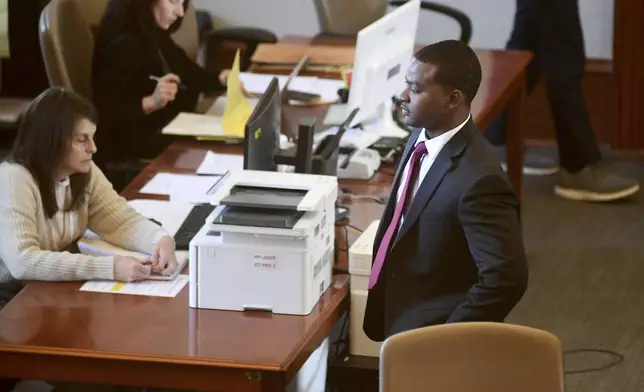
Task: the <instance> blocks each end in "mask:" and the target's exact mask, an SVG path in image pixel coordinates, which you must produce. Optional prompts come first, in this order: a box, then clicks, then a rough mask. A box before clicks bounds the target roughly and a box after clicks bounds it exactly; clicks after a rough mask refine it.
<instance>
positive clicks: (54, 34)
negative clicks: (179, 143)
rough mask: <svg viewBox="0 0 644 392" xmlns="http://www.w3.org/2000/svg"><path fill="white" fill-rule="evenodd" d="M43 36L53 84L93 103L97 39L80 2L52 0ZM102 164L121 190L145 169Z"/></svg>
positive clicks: (141, 165) (43, 19) (43, 18)
mask: <svg viewBox="0 0 644 392" xmlns="http://www.w3.org/2000/svg"><path fill="white" fill-rule="evenodd" d="M39 35H40V47H41V51H42V56H43V60H44V63H45V70H46V71H47V78H48V79H49V84H50V85H51V86H60V87H63V88H66V89H70V90H72V91H74V92H76V93H78V94H80V95H82V96H83V97H85V98H86V99H88V100H90V101H91V100H92V57H93V53H94V36H93V34H92V31H91V29H90V25H89V23H88V20H87V19H86V17H85V13H84V9H83V7H82V4H81V2H80V0H52V1H51V2H50V3H49V4H48V5H47V6H46V7H45V8H44V9H43V11H42V14H41V15H40V26H39ZM99 147H100V146H99ZM101 163H102V164H101V169H102V170H103V171H104V172H105V174H106V176H107V177H108V178H109V179H110V181H112V183H113V184H114V187H115V188H116V189H117V190H118V189H120V188H122V187H124V186H125V185H126V184H127V183H129V182H130V181H131V180H132V179H134V177H136V175H137V174H138V173H139V172H140V171H141V170H142V169H143V168H144V167H145V163H144V162H140V161H135V162H116V161H111V160H109V159H104V160H103V161H102V162H101Z"/></svg>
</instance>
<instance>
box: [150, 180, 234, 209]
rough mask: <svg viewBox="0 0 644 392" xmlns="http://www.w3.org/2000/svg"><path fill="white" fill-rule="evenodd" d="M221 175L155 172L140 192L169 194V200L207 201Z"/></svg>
mask: <svg viewBox="0 0 644 392" xmlns="http://www.w3.org/2000/svg"><path fill="white" fill-rule="evenodd" d="M221 179H222V176H219V175H214V176H199V175H195V174H174V173H157V174H156V175H155V176H154V177H152V179H151V180H150V181H148V183H147V184H145V186H144V187H143V188H141V190H140V192H141V193H149V194H155V195H169V196H170V201H178V202H186V203H208V202H209V201H210V195H212V193H213V192H214V190H215V188H216V187H215V185H217V184H218V183H219V181H220V180H221Z"/></svg>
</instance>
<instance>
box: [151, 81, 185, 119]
mask: <svg viewBox="0 0 644 392" xmlns="http://www.w3.org/2000/svg"><path fill="white" fill-rule="evenodd" d="M180 83H181V79H180V78H179V76H177V75H175V74H167V75H164V76H163V77H161V78H159V80H157V86H156V88H155V89H154V92H153V93H152V95H150V96H147V97H145V98H143V110H144V111H145V113H151V112H154V111H155V110H159V109H161V108H164V107H165V106H166V105H167V104H168V103H170V102H172V101H174V98H175V96H176V95H177V90H178V86H179V84H180Z"/></svg>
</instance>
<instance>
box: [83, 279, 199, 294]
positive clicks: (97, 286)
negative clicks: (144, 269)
mask: <svg viewBox="0 0 644 392" xmlns="http://www.w3.org/2000/svg"><path fill="white" fill-rule="evenodd" d="M188 281H189V277H188V276H187V275H179V276H177V278H176V279H174V280H173V281H143V282H135V283H123V282H114V281H110V280H107V281H105V280H99V281H89V282H86V283H85V284H84V285H83V286H81V288H80V291H91V292H95V293H112V294H132V295H147V296H152V297H176V296H177V294H179V292H180V291H181V289H182V288H183V287H184V286H185V285H186V283H188Z"/></svg>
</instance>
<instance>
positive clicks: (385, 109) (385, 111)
mask: <svg viewBox="0 0 644 392" xmlns="http://www.w3.org/2000/svg"><path fill="white" fill-rule="evenodd" d="M392 110H393V102H392V100H386V101H385V102H383V103H381V104H380V106H379V108H378V110H376V111H375V113H377V114H376V115H374V116H371V117H369V118H367V119H364V120H362V121H361V122H360V124H350V126H349V127H350V128H353V127H355V126H357V125H360V126H361V128H362V129H363V130H365V131H367V132H370V133H374V134H376V135H378V136H380V137H397V138H401V139H404V138H406V137H407V136H408V135H409V132H408V131H407V130H405V129H403V128H401V127H400V126H399V125H398V124H397V123H396V121H395V120H394V118H393V115H392ZM348 115H349V106H348V105H347V104H346V103H339V104H335V105H331V107H330V108H329V111H328V112H327V115H326V117H325V118H324V126H325V127H332V126H338V125H340V124H341V123H342V122H343V121H344V120H345V119H346V118H347V116H348Z"/></svg>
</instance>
